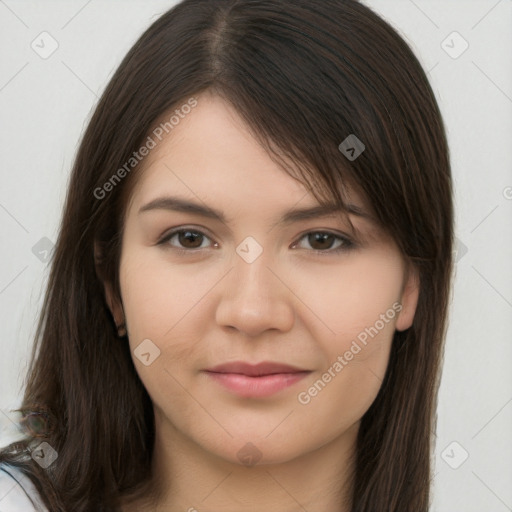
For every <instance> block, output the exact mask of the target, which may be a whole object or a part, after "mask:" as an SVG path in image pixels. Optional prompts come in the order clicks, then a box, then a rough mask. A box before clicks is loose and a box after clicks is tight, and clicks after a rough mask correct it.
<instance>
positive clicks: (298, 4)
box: [0, 0, 453, 512]
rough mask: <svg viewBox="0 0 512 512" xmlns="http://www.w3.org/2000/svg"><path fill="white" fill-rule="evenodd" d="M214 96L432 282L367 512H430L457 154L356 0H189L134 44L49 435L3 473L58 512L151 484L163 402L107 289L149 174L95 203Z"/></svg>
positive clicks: (30, 394) (32, 403) (82, 261)
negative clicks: (363, 213) (171, 115)
mask: <svg viewBox="0 0 512 512" xmlns="http://www.w3.org/2000/svg"><path fill="white" fill-rule="evenodd" d="M206 90H209V91H212V92H214V93H216V94H218V95H219V96H222V97H223V98H224V99H226V100H227V101H229V102H230V103H231V104H232V105H233V106H234V107H235V109H236V110H237V111H238V112H239V114H240V115H241V116H242V117H243V119H244V120H245V121H246V122H247V125H248V126H249V127H250V129H251V130H252V132H253V133H254V136H255V137H257V138H258V140H259V141H260V143H261V144H262V145H263V146H264V147H265V148H266V149H267V150H268V152H269V155H271V157H272V158H274V159H275V161H276V162H283V161H284V159H285V158H287V159H289V160H290V161H292V162H294V163H295V164H296V169H298V171H299V174H300V176H301V178H302V179H303V182H304V184H305V185H306V186H307V187H308V188H309V189H310V190H311V191H312V192H313V193H314V194H315V196H316V197H317V198H319V200H320V201H321V202H323V201H325V200H331V201H332V199H334V200H335V201H336V202H337V203H338V204H339V205H340V208H343V207H344V199H343V198H344V197H345V196H344V190H345V187H346V185H347V184H349V183H350V184H351V186H354V187H356V189H357V190H358V191H360V192H361V193H362V194H363V197H365V198H366V199H367V200H368V203H369V204H370V205H371V206H372V207H373V210H374V212H375V214H376V216H377V217H378V220H379V222H380V223H381V224H382V229H384V230H386V232H388V233H389V234H390V235H391V236H392V237H393V239H394V240H395V242H396V243H397V245H398V247H399V249H400V251H401V252H402V253H403V255H404V257H405V258H406V259H407V261H408V262H410V263H411V264H412V265H414V266H415V267H416V268H417V269H418V272H419V277H420V295H419V300H418V306H417V310H416V315H415V318H414V322H413V325H412V327H410V328H409V329H407V330H406V331H403V332H396V333H395V336H394V339H393V343H392V349H391V354H390V359H389V364H388V368H387V372H386V375H385V377H384V380H383V383H382V387H381V389H380V392H379V394H378V396H377V398H376V399H375V401H374V403H373V404H372V406H371V407H370V409H369V410H368V411H367V412H366V414H365V415H364V417H363V418H362V421H361V425H360V430H359V436H358V443H357V461H356V466H355V474H354V489H353V507H352V511H353V512H356V511H357V512H394V511H395V512H409V511H415V512H426V511H427V510H428V506H429V501H430V494H429V489H430V480H431V477H432V475H431V455H432V451H433V446H432V439H433V429H434V428H435V411H436V403H437V390H438V386H439V375H440V367H441V362H442V349H443V340H444V337H445V331H446V323H447V309H448V303H449V298H450V290H451V272H452V240H453V205H452V182H451V171H450V163H449V153H448V147H447V141H446V135H445V129H444V125H443V121H442V118H441V114H440V111H439V108H438V105H437V103H436V99H435V96H434V93H433V91H432V89H431V87H430V85H429V82H428V79H427V76H426V74H425V72H424V71H423V69H422V67H421V65H420V63H419V62H418V60H417V58H416V57H415V55H414V54H413V52H412V51H411V49H410V48H409V46H408V45H407V44H406V43H405V42H404V40H403V39H402V38H401V37H400V36H399V35H398V34H397V32H396V31H395V30H394V29H393V28H392V27H391V26H390V25H389V24H388V23H386V22H385V21H383V19H381V18H380V17H379V16H378V15H377V14H375V13H374V12H373V11H372V10H370V9H369V8H368V7H366V6H364V5H363V4H360V3H359V2H357V1H355V0H322V1H311V0H184V1H182V2H180V3H179V4H178V5H176V6H174V7H173V8H172V9H170V10H169V11H168V12H167V13H165V14H164V15H163V16H161V17H160V18H159V19H158V20H157V21H156V22H154V23H153V24H152V25H151V26H150V27H149V28H148V29H147V30H146V32H145V33H144V34H143V35H142V36H141V37H140V39H139V40H138V41H137V42H136V43H135V45H134V46H133V48H132V49H131V50H130V51H129V53H128V54H127V55H126V57H125V58H124V60H123V61H122V63H121V65H120V66H119V68H118V70H117V72H116V73H115V75H114V76H113V78H112V79H111V81H110V83H109V84H108V86H107V88H106V90H105V92H104V93H103V95H102V97H101V99H100V101H99V104H98V105H97V108H96V110H95V112H94V114H93V116H92V118H91V120H90V122H89V125H88V128H87V130H86V132H85V134H84V137H83V140H82V142H81V145H80V147H79V150H78V153H77V156H76V160H75V164H74V167H73V170H72V174H71V178H70V182H69V189H68V194H67V198H66V203H65V206H64V213H63V217H62V223H61V226H60V231H59V236H58V240H57V242H56V246H55V250H54V255H53V259H52V262H51V272H50V277H49V283H48V287H47V291H46V296H45V301H44V306H43V308H42V311H41V316H40V320H39V324H38V329H37V333H36V339H35V343H34V349H33V353H32V358H31V363H30V367H29V372H28V376H27V379H26V386H25V392H24V399H23V403H22V406H21V410H22V411H23V412H24V413H26V414H28V412H30V411H32V412H36V413H37V412H39V415H40V416H39V417H40V418H42V419H43V420H44V421H46V429H45V428H43V427H44V426H45V423H44V421H43V422H42V423H41V422H40V423H38V425H39V426H40V430H39V431H38V432H34V430H37V427H35V426H34V423H33V424H32V428H27V432H28V435H27V438H26V439H25V440H24V441H22V442H20V443H17V444H12V445H10V446H9V447H6V448H5V449H4V450H3V452H2V453H1V455H0V461H4V462H8V463H10V464H12V465H15V466H18V467H19V468H21V470H22V471H23V472H24V473H25V474H27V475H28V476H29V477H30V478H31V479H32V480H33V481H34V483H35V485H36V487H37V489H38V490H39V492H40V493H41V495H42V498H43V500H44V502H45V503H46V504H47V506H48V507H49V509H50V511H51V512H68V511H70V510H73V511H74V512H89V511H92V510H95V511H107V510H116V509H118V507H119V505H120V499H121V497H123V496H127V495H130V494H133V495H136V493H137V492H138V491H140V492H142V490H143V488H144V483H145V482H146V483H147V482H148V481H149V479H150V477H151V474H150V463H151V455H152V448H153V443H154V420H153V409H152V404H151V400H150V398H149V396H148V394H147V392H146V390H145V388H144V387H143V385H142V383H141V381H140V379H139V378H138V375H137V373H136V371H135V368H134V364H133V362H132V359H131V356H130V350H129V345H128V343H127V342H126V341H122V340H120V339H119V338H118V337H117V334H116V326H115V325H114V321H113V318H112V315H111V313H110V311H109V309H108V307H107V304H106V301H105V293H104V283H105V282H107V281H108V282H109V283H111V284H112V286H113V289H114V290H115V292H116V293H117V294H118V296H120V295H119V281H118V271H119V261H120V247H121V246H120V243H121V239H122V232H123V219H124V213H125V211H126V205H127V200H128V198H129V197H130V192H131V191H132V190H133V187H134V185H135V182H136V177H137V175H140V171H141V170H142V167H141V166H142V165H143V162H142V163H141V165H140V167H141V168H138V167H137V166H135V167H134V168H133V170H131V172H129V173H126V176H123V179H122V180H119V182H116V183H115V186H112V187H109V191H108V194H105V196H104V197H102V198H98V195H99V194H98V193H97V190H98V189H99V188H102V187H104V184H105V183H106V182H108V181H109V180H111V179H112V176H113V174H115V173H116V171H117V170H118V169H119V168H121V167H122V166H123V164H125V163H126V162H128V161H129V160H130V158H131V157H132V156H133V153H134V152H135V151H137V150H138V149H139V148H140V147H141V145H142V144H143V143H144V141H145V140H146V139H147V137H148V134H149V133H151V132H150V130H151V129H152V127H154V124H155V122H156V120H158V119H160V118H161V116H162V115H163V114H165V113H166V112H171V111H172V110H173V109H176V108H179V107H180V105H182V104H185V103H186V102H187V101H188V100H189V99H190V98H192V97H197V96H198V95H199V94H200V93H201V92H203V91H206ZM351 134H353V135H355V136H356V137H357V138H358V139H360V140H361V141H362V142H363V143H364V145H365V150H364V151H363V153H362V154H361V155H360V156H359V157H358V158H356V159H354V160H350V159H348V158H347V157H346V155H345V154H343V153H342V152H341V150H340V148H339V146H340V143H342V141H344V140H345V139H346V138H347V137H348V136H349V135H351ZM283 170H285V171H286V172H291V171H290V170H289V167H286V166H285V165H283ZM103 190H105V189H103ZM319 190H320V191H321V192H322V194H318V195H317V193H318V191H319ZM95 191H96V194H95ZM329 202H330V201H329ZM95 243H96V244H97V247H98V248H99V250H98V252H97V254H96V258H95V253H94V246H95ZM33 417H34V416H32V418H33ZM27 418H30V416H27ZM25 425H26V426H27V425H28V427H30V425H29V424H28V423H27V421H25ZM41 425H42V427H41ZM34 436H40V437H36V438H34ZM34 439H35V440H37V441H43V440H44V441H47V442H48V443H49V445H51V446H52V447H53V448H54V449H55V450H56V451H57V453H58V458H57V460H56V461H55V462H54V463H53V464H52V465H50V466H49V467H48V468H46V469H43V468H41V467H40V466H39V465H38V464H37V463H36V462H35V461H34V460H33V459H32V457H30V456H28V455H27V454H29V453H30V447H31V446H34ZM30 443H32V444H30Z"/></svg>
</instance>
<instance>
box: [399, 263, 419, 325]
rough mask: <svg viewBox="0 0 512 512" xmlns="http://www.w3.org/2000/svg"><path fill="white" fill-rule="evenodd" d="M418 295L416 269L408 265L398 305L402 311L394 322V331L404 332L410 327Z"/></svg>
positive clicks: (417, 274) (417, 273)
mask: <svg viewBox="0 0 512 512" xmlns="http://www.w3.org/2000/svg"><path fill="white" fill-rule="evenodd" d="M419 294H420V278H419V272H418V269H417V268H416V267H414V266H413V265H410V266H409V268H408V269H407V274H406V282H405V285H404V287H403V290H402V297H401V299H400V303H401V304H402V309H401V311H400V313H399V315H398V319H397V321H396V326H395V328H396V330H397V331H405V330H406V329H409V327H411V325H412V322H413V320H414V315H415V313H416V306H417V305H418V297H419Z"/></svg>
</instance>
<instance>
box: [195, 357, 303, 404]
mask: <svg viewBox="0 0 512 512" xmlns="http://www.w3.org/2000/svg"><path fill="white" fill-rule="evenodd" d="M203 373H205V374H206V375H207V376H208V377H209V378H210V379H211V380H213V381H214V382H216V383H218V384H220V385H221V386H223V387H224V388H225V389H227V390H228V391H230V392H232V393H235V394H237V395H239V396H241V397H243V398H264V397H267V396H271V395H273V394H275V393H277V392H279V391H282V390H283V389H286V388H288V387H290V386H292V385H293V384H295V383H297V382H299V381H300V380H302V379H303V378H304V377H306V375H309V374H310V373H311V371H310V370H305V369H301V368H297V367H294V366H290V365H285V364H281V363H272V362H263V363H259V364H256V365H252V364H249V363H244V362H233V363H225V364H221V365H218V366H214V367H213V368H208V369H206V370H203Z"/></svg>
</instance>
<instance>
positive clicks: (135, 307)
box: [121, 251, 221, 340]
mask: <svg viewBox="0 0 512 512" xmlns="http://www.w3.org/2000/svg"><path fill="white" fill-rule="evenodd" d="M220 277H221V275H220V274H219V272H218V271H212V272H210V271H208V270H207V269H205V270H204V272H197V267H194V266H192V265H191V266H186V265H181V266H180V268H179V269H177V267H176V266H175V265H172V264H169V262H166V261H165V259H164V258H162V257H160V258H154V257H151V253H150V252H149V251H148V254H145V253H144V252H143V251H141V252H140V253H136V252H133V253H132V254H131V255H130V257H129V258H126V259H125V260H124V261H122V266H121V293H122V296H123V304H124V309H125V314H126V317H127V319H129V322H128V328H129V334H130V339H131V338H134V340H136V339H139V338H141V337H142V339H143V338H150V339H152V338H154V339H155V340H164V339H166V340H169V339H171V338H172V337H173V331H178V330H179V329H180V326H181V323H182V322H185V323H186V322H187V317H188V315H190V314H192V315H193V314H194V312H195V311H194V309H195V308H196V307H197V306H198V305H199V304H200V302H201V300H202V298H203V297H204V296H205V295H206V294H207V292H208V291H209V290H210V289H211V288H212V287H213V286H214V285H215V283H216V282H217V281H218V279H219V278H220ZM198 330H200V325H199V326H198Z"/></svg>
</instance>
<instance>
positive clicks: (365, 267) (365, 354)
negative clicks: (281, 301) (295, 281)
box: [300, 250, 404, 361]
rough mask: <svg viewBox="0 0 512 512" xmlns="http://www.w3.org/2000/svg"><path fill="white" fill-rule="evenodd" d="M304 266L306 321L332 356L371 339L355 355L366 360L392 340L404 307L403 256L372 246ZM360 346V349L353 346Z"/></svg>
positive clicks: (303, 290)
mask: <svg viewBox="0 0 512 512" xmlns="http://www.w3.org/2000/svg"><path fill="white" fill-rule="evenodd" d="M310 272H311V274H308V271H307V269H305V270H304V271H303V272H301V278H300V279H301V282H302V283H303V287H302V288H301V291H300V293H301V297H305V300H304V302H305V303H306V304H307V306H308V308H309V309H310V310H311V311H312V313H313V315H310V316H309V318H310V322H309V324H308V327H309V329H310V330H311V332H313V333H314V338H315V339H316V340H318V342H319V343H320V344H322V345H323V348H324V352H325V353H328V354H329V355H330V357H331V359H332V356H333V355H334V354H336V355H338V354H342V353H344V352H345V351H346V350H349V348H350V347H351V344H352V341H354V340H359V341H360V342H361V343H360V344H364V342H365V340H366V341H367V342H368V340H372V344H370V343H367V345H366V346H365V349H364V350H361V351H360V353H359V354H358V357H357V359H358V360H359V361H363V360H364V359H367V358H369V357H370V356H371V355H372V353H373V352H374V351H378V352H379V353H380V352H381V347H380V346H381V344H382V342H384V341H385V340H389V339H390V338H391V337H392V335H393V332H394V327H395V324H396V320H397V317H398V313H399V311H400V305H399V300H400V295H401V289H402V285H403V272H404V269H403V265H402V262H401V259H400V258H399V257H398V256H397V255H395V254H394V253H391V252H390V251H386V250H382V251H373V252H372V253H367V254H363V253H361V255H360V256H359V255H354V256H353V257H350V258H347V260H346V262H345V263H343V262H342V263H340V264H339V265H337V266H336V267H335V266H330V265H325V266H317V267H315V269H314V275H313V273H312V270H310ZM355 350H357V349H355Z"/></svg>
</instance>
